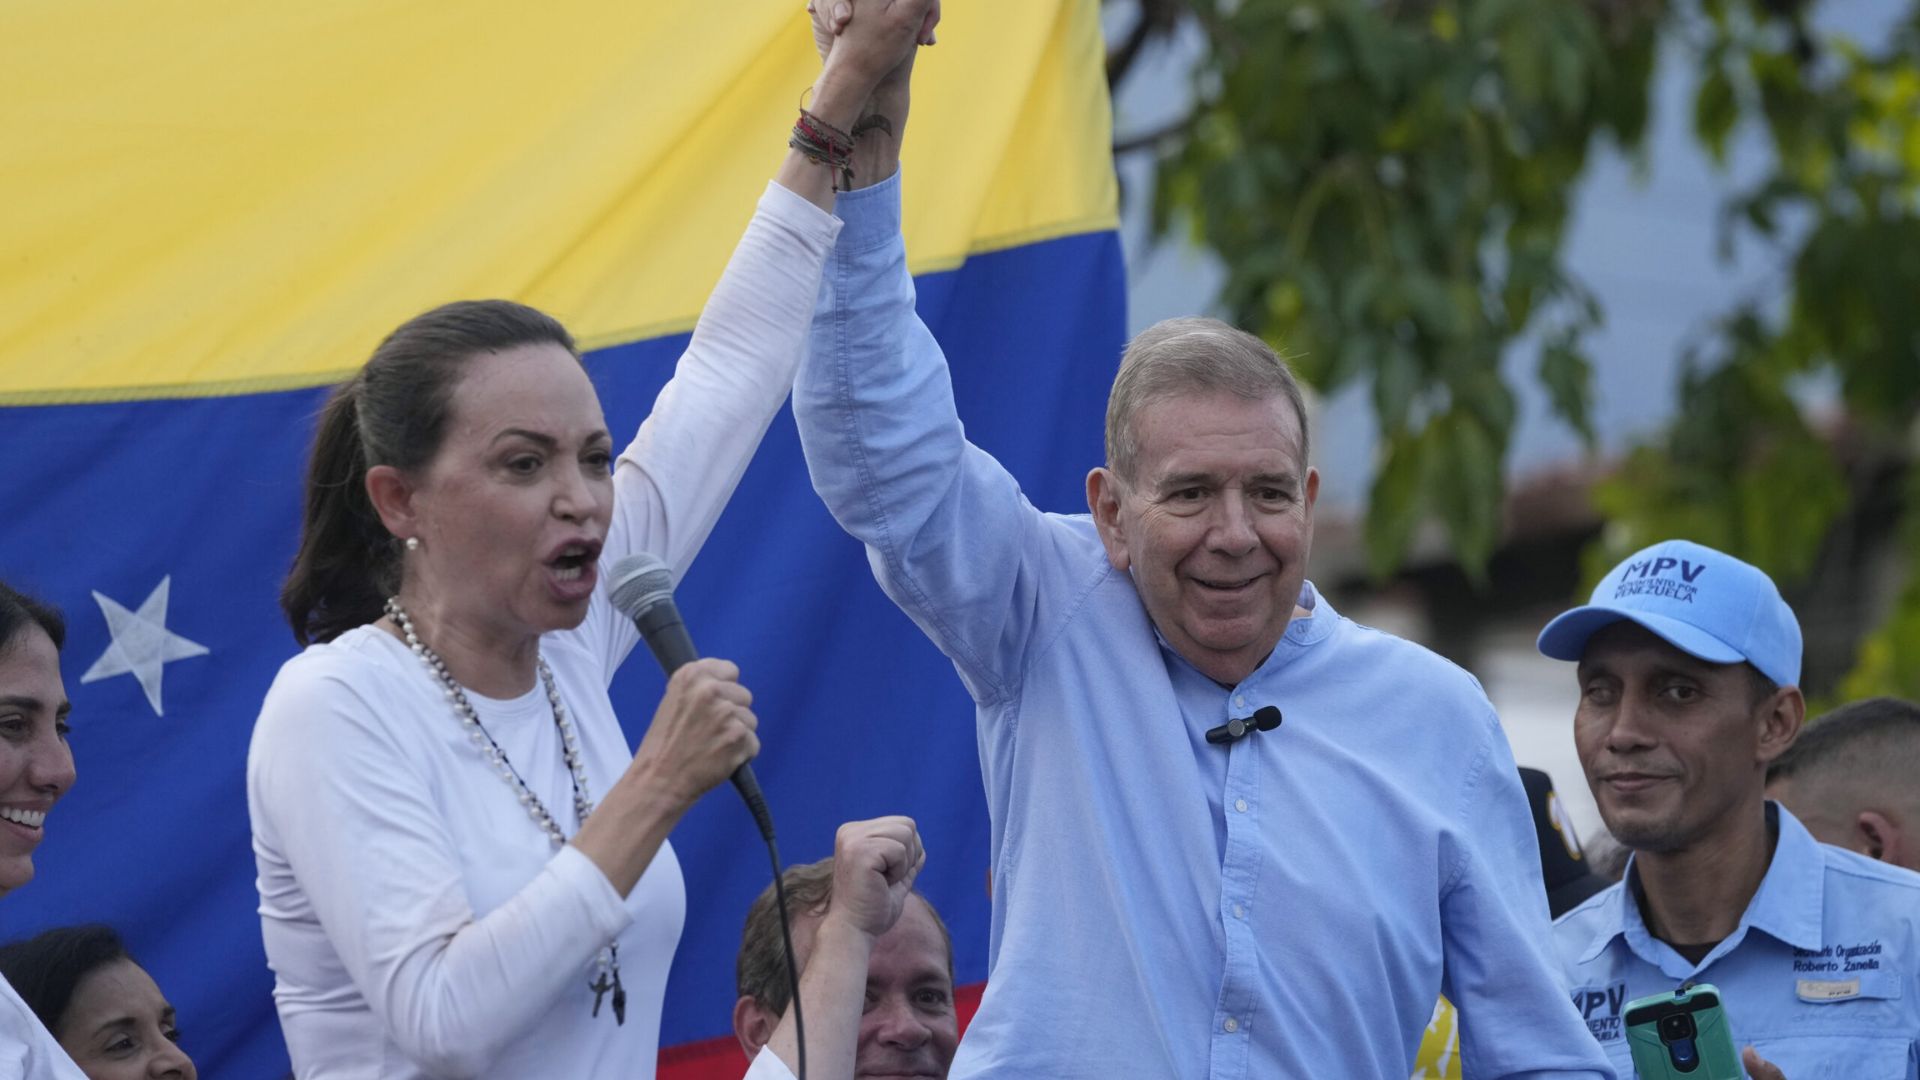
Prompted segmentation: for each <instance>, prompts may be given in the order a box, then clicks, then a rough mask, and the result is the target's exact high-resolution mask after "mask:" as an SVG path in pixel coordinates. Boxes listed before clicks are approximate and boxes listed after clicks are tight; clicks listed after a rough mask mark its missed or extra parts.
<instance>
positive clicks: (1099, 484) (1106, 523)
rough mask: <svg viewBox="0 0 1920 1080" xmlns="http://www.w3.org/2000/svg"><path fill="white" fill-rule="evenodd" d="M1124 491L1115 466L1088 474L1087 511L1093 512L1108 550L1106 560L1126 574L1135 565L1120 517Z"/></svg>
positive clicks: (1096, 526) (1097, 527)
mask: <svg viewBox="0 0 1920 1080" xmlns="http://www.w3.org/2000/svg"><path fill="white" fill-rule="evenodd" d="M1123 493H1124V490H1123V487H1122V482H1121V480H1120V477H1119V476H1118V475H1116V474H1115V473H1114V471H1113V470H1112V469H1108V468H1104V467H1102V468H1098V469H1095V470H1093V471H1092V472H1090V473H1088V474H1087V512H1088V513H1091V514H1092V515H1093V527H1094V528H1096V529H1098V530H1099V531H1100V544H1101V546H1102V547H1105V548H1106V549H1107V561H1108V562H1110V563H1112V564H1113V568H1114V569H1115V570H1119V571H1121V572H1122V573H1125V572H1126V570H1127V569H1128V568H1129V567H1131V566H1132V565H1133V557H1132V555H1131V554H1130V553H1129V552H1128V549H1127V534H1126V529H1125V528H1124V527H1122V524H1121V520H1120V497H1121V495H1122V494H1123Z"/></svg>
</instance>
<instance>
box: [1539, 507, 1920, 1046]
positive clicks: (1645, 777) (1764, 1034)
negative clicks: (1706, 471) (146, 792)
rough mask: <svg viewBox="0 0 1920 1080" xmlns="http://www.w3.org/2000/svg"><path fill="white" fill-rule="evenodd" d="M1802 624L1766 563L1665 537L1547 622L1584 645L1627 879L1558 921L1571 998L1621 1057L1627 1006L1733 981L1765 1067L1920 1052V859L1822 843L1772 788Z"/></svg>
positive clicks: (1605, 799)
mask: <svg viewBox="0 0 1920 1080" xmlns="http://www.w3.org/2000/svg"><path fill="white" fill-rule="evenodd" d="M1800 644H1801V643H1800V627H1799V623H1798V621H1797V620H1796V619H1795V618H1794V615H1793V612H1792V611H1791V610H1790V609H1789V608H1788V607H1787V604H1786V602H1785V601H1783V600H1782V599H1781V598H1780V593H1779V591H1778V590H1777V589H1775V588H1774V584H1773V582H1772V581H1771V580H1770V579H1769V578H1768V577H1767V576H1766V575H1765V574H1764V573H1762V572H1761V571H1760V570H1758V569H1756V568H1754V567H1752V566H1749V565H1747V564H1746V563H1744V562H1741V561H1740V560H1738V559H1735V558H1732V557H1731V556H1728V555H1726V554H1723V553H1721V552H1719V551H1715V550H1713V549H1712V548H1708V547H1703V546H1701V545H1699V544H1694V543H1689V542H1687V541H1684V540H1670V541H1667V542H1665V543H1662V544H1656V545H1654V546H1653V547H1650V548H1648V549H1646V550H1645V551H1642V552H1640V553H1638V554H1636V555H1634V556H1632V557H1631V558H1629V559H1627V560H1626V561H1625V562H1623V563H1621V564H1620V565H1619V566H1617V567H1615V568H1614V570H1613V571H1612V572H1611V573H1610V574H1608V575H1607V577H1606V578H1605V579H1603V580H1602V581H1601V582H1600V584H1599V586H1598V587H1597V588H1595V589H1594V592H1593V598H1592V601H1591V602H1590V603H1589V604H1587V605H1586V606H1585V607H1580V608H1575V609H1574V610H1572V611H1569V612H1567V613H1566V614H1564V615H1561V616H1560V617H1559V618H1557V619H1555V620H1554V621H1553V622H1552V623H1549V624H1548V626H1547V628H1546V629H1545V630H1544V631H1543V632H1542V633H1541V635H1540V651H1541V652H1543V653H1545V654H1546V655H1548V656H1551V657H1555V658H1557V659H1561V660H1574V661H1578V663H1579V667H1578V668H1577V677H1578V679H1579V682H1580V705H1579V708H1578V711H1577V713H1576V715H1575V719H1574V741H1575V745H1576V746H1577V748H1578V749H1579V752H1580V760H1581V764H1582V765H1583V766H1584V768H1585V771H1586V774H1587V782H1588V783H1589V784H1590V785H1591V786H1592V788H1593V794H1594V799H1595V801H1596V802H1597V803H1598V804H1599V807H1600V814H1601V816H1602V817H1603V818H1604V819H1605V820H1606V823H1607V827H1608V828H1609V829H1610V830H1612V832H1613V834H1614V836H1615V837H1616V838H1618V839H1619V840H1620V841H1621V842H1622V843H1623V844H1625V845H1626V846H1627V847H1629V848H1631V849H1632V850H1633V856H1632V858H1631V859H1630V861H1629V862H1628V868H1627V874H1626V879H1625V881H1624V882H1622V883H1621V884H1617V885H1614V886H1612V887H1611V888H1609V889H1607V890H1606V891H1604V892H1602V893H1600V894H1598V895H1597V896H1595V897H1594V898H1593V899H1591V900H1588V901H1587V902H1586V903H1585V904H1583V905H1581V906H1580V907H1578V908H1575V909H1574V910H1572V911H1570V912H1568V913H1567V914H1565V915H1563V916H1561V918H1560V921H1559V923H1558V924H1557V925H1556V926H1555V928H1554V929H1555V940H1556V945H1557V947H1558V950H1559V953H1560V960H1561V964H1562V967H1563V969H1564V970H1565V972H1566V974H1567V977H1568V979H1569V981H1570V982H1571V983H1572V985H1573V988H1574V989H1573V1001H1574V1004H1575V1006H1576V1007H1578V1008H1579V1010H1580V1012H1581V1015H1582V1017H1583V1018H1584V1019H1585V1020H1586V1022H1587V1027H1588V1029H1589V1030H1590V1031H1591V1032H1592V1034H1593V1036H1594V1038H1596V1039H1597V1040H1598V1041H1599V1042H1600V1044H1601V1045H1602V1046H1603V1047H1605V1048H1606V1050H1607V1052H1608V1053H1609V1055H1611V1056H1612V1058H1613V1061H1614V1066H1615V1068H1616V1069H1617V1070H1618V1071H1619V1073H1620V1074H1621V1075H1622V1076H1629V1075H1632V1073H1633V1066H1632V1063H1631V1060H1630V1057H1629V1054H1628V1050H1627V1040H1626V1038H1625V1032H1624V1031H1623V1028H1622V1024H1623V1022H1624V1018H1623V1015H1622V1008H1621V1006H1622V1005H1623V1004H1625V1003H1626V1002H1628V1001H1631V1000H1633V999H1634V998H1638V997H1643V996H1646V995H1648V994H1655V993H1661V992H1664V991H1669V990H1674V989H1676V988H1678V987H1679V986H1680V985H1681V984H1682V983H1683V982H1689V981H1691V982H1706V983H1712V984H1713V985H1714V986H1717V987H1718V988H1719V989H1720V994H1721V1001H1722V1003H1723V1007H1724V1008H1725V1010H1726V1014H1727V1023H1728V1026H1729V1027H1730V1028H1731V1029H1732V1032H1733V1034H1734V1036H1735V1038H1736V1039H1737V1040H1740V1041H1742V1042H1745V1043H1750V1044H1751V1046H1750V1048H1748V1049H1747V1050H1745V1051H1744V1054H1745V1057H1746V1065H1747V1068H1748V1070H1749V1071H1750V1072H1751V1073H1752V1074H1753V1075H1754V1076H1755V1077H1757V1078H1762V1080H1765V1078H1772V1077H1778V1076H1781V1075H1783V1074H1784V1075H1785V1076H1786V1077H1789V1078H1791V1080H1814V1078H1818V1077H1844V1078H1846V1080H1869V1078H1872V1080H1900V1078H1907V1080H1912V1078H1914V1077H1916V1075H1920V1073H1917V1072H1916V1068H1920V874H1914V873H1911V872H1909V871H1906V870H1902V869H1899V868H1897V867H1892V866H1888V865H1886V864H1884V863H1880V862H1875V861H1873V860H1871V859H1868V858H1865V857H1863V856H1860V855H1856V854H1854V853H1852V852H1850V851H1845V850H1842V849H1840V848H1836V847H1829V846H1827V845H1824V844H1821V843H1818V842H1816V841H1815V840H1814V839H1813V836H1812V835H1811V834H1810V833H1808V832H1807V830H1806V828H1805V827H1803V826H1802V825H1801V824H1800V822H1799V821H1797V820H1795V819H1794V817H1793V815H1792V814H1790V813H1788V812H1787V811H1785V810H1784V809H1782V808H1781V807H1780V806H1779V804H1777V803H1772V802H1768V801H1766V799H1765V795H1764V791H1765V786H1766V772H1767V765H1768V763H1769V762H1771V761H1773V760H1774V759H1776V758H1777V757H1779V756H1780V754H1781V753H1782V752H1784V751H1785V750H1786V749H1787V747H1788V746H1790V745H1791V744H1792V742H1793V740H1794V738H1795V736H1796V735H1797V734H1798V733H1799V730H1800V724H1801V722H1802V720H1803V718H1804V713H1805V705H1804V703H1803V702H1802V700H1801V697H1800V691H1799V689H1798V688H1797V685H1796V684H1798V682H1799V681H1800Z"/></svg>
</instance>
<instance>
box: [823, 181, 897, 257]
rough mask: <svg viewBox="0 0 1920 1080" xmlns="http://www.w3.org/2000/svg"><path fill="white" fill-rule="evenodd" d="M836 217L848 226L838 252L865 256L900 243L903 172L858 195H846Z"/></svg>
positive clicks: (835, 206) (837, 204)
mask: <svg viewBox="0 0 1920 1080" xmlns="http://www.w3.org/2000/svg"><path fill="white" fill-rule="evenodd" d="M833 211H834V213H836V214H838V215H840V220H841V221H844V222H846V225H845V227H844V228H842V229H841V230H840V242H839V244H838V245H837V249H838V250H839V251H842V252H844V253H846V254H849V255H864V254H866V253H867V252H870V251H874V250H876V249H878V248H883V247H886V246H887V245H888V244H897V243H899V242H900V171H899V170H895V171H894V174H893V175H892V176H889V177H887V178H886V179H885V180H882V181H880V182H879V183H877V184H875V185H873V186H872V187H864V188H861V189H859V190H858V191H843V192H841V193H840V197H839V198H838V199H837V200H836V201H835V202H834V204H833Z"/></svg>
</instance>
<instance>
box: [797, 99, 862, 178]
mask: <svg viewBox="0 0 1920 1080" xmlns="http://www.w3.org/2000/svg"><path fill="white" fill-rule="evenodd" d="M787 145H788V146H791V147H792V148H794V149H795V150H798V151H800V153H801V154H803V155H805V156H806V158H807V160H809V161H813V162H817V163H818V164H821V165H825V166H826V167H827V168H829V169H837V170H839V173H840V180H841V182H840V183H836V184H834V187H833V190H835V191H850V190H852V188H853V136H852V135H849V134H847V133H846V132H844V131H842V130H840V129H839V128H837V127H834V126H833V125H832V124H829V123H827V122H826V121H825V120H822V119H820V118H819V117H817V116H815V115H813V114H812V113H810V112H808V111H807V110H805V109H801V110H800V119H799V120H797V121H795V122H794V125H793V134H792V135H791V136H789V137H788V138H787ZM843 185H844V186H843Z"/></svg>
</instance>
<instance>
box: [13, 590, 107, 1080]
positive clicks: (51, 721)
mask: <svg viewBox="0 0 1920 1080" xmlns="http://www.w3.org/2000/svg"><path fill="white" fill-rule="evenodd" d="M66 636H67V624H66V621H65V620H64V619H62V618H61V617H60V613H59V612H58V611H56V610H54V609H53V608H52V607H50V606H48V605H46V604H42V603H40V602H38V601H36V600H34V599H32V598H30V597H27V596H23V595H21V594H20V593H17V592H15V591H14V590H13V589H11V588H8V587H7V585H6V584H5V583H0V896H5V895H6V894H8V893H10V892H12V891H13V890H15V889H17V888H19V887H20V886H22V885H25V884H26V883H27V882H29V881H31V880H33V852H34V849H35V848H37V847H39V846H40V840H41V838H42V837H44V836H45V835H46V829H47V812H48V811H50V810H52V809H53V804H54V803H55V802H57V801H59V798H60V796H62V795H65V794H66V793H67V789H69V788H71V787H72V786H73V751H71V750H69V749H68V748H67V711H68V709H69V708H70V706H69V705H68V703H67V689H66V684H65V683H63V682H61V680H60V646H61V645H62V644H64V643H65V641H66ZM0 1077H9V1078H11V1077H21V1078H22V1080H86V1076H85V1074H83V1073H81V1071H80V1069H79V1067H78V1066H76V1065H74V1063H73V1059H72V1058H69V1057H68V1056H67V1054H66V1052H65V1051H64V1050H61V1049H60V1044H59V1043H58V1042H57V1041H55V1039H54V1037H53V1035H52V1034H51V1033H49V1032H48V1031H47V1029H46V1027H45V1026H44V1025H42V1024H41V1023H40V1021H39V1020H38V1019H37V1018H36V1017H35V1016H34V1015H33V1010H32V1009H30V1008H28V1007H27V1003H26V1002H24V1001H22V1000H20V995H19V994H17V993H15V992H14V989H13V987H12V986H11V985H9V984H8V983H7V981H6V980H5V979H0Z"/></svg>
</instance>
